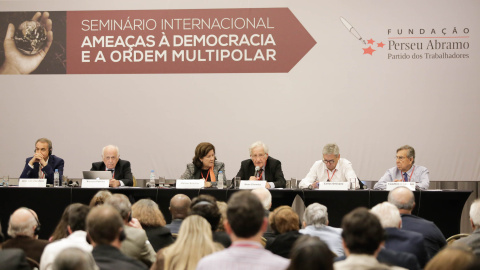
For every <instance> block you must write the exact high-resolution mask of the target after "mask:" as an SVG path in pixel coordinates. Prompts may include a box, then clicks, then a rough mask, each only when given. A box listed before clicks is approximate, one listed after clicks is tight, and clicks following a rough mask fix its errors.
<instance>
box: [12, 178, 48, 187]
mask: <svg viewBox="0 0 480 270" xmlns="http://www.w3.org/2000/svg"><path fill="white" fill-rule="evenodd" d="M18 186H19V187H46V186H47V179H30V178H26V179H24V178H20V179H18Z"/></svg>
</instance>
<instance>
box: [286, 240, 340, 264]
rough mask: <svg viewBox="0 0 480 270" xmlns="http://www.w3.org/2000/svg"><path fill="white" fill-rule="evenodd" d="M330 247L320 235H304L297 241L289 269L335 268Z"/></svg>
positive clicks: (333, 255)
mask: <svg viewBox="0 0 480 270" xmlns="http://www.w3.org/2000/svg"><path fill="white" fill-rule="evenodd" d="M333 257H335V254H334V253H332V251H331V250H330V248H329V247H328V246H327V244H325V243H324V242H323V241H322V240H320V239H319V238H318V237H315V236H310V235H302V236H301V237H300V238H298V239H297V241H295V244H294V245H293V248H292V251H291V255H290V258H291V260H290V265H289V266H288V268H287V270H333Z"/></svg>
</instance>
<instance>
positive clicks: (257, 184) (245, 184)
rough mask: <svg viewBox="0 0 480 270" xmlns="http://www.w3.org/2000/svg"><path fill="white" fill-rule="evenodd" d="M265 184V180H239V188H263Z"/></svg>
mask: <svg viewBox="0 0 480 270" xmlns="http://www.w3.org/2000/svg"><path fill="white" fill-rule="evenodd" d="M266 184H267V181H265V180H264V181H249V180H242V181H240V187H239V189H257V188H264V187H265V185H266Z"/></svg>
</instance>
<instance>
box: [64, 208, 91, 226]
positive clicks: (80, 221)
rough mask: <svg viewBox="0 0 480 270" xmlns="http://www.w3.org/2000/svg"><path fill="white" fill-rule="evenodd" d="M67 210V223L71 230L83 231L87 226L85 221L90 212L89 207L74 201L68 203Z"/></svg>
mask: <svg viewBox="0 0 480 270" xmlns="http://www.w3.org/2000/svg"><path fill="white" fill-rule="evenodd" d="M68 212H69V214H68V221H67V225H68V226H70V229H71V230H72V232H74V231H85V230H86V228H87V226H86V224H85V221H86V219H87V215H88V213H89V212H90V207H89V206H86V205H84V204H81V203H74V204H71V205H70V207H69V209H68Z"/></svg>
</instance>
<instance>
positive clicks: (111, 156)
mask: <svg viewBox="0 0 480 270" xmlns="http://www.w3.org/2000/svg"><path fill="white" fill-rule="evenodd" d="M102 160H103V161H100V162H94V163H92V168H91V169H90V171H111V172H112V179H110V187H119V186H133V175H132V169H131V167H130V162H129V161H126V160H121V159H120V151H119V150H118V147H117V146H115V145H107V146H105V147H103V150H102Z"/></svg>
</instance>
